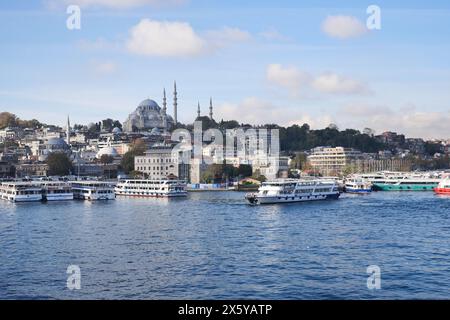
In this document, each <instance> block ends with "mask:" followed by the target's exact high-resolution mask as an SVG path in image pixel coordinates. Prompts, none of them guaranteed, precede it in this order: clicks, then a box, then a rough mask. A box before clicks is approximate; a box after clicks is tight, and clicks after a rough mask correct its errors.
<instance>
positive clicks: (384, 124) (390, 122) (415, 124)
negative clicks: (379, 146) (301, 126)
mask: <svg viewBox="0 0 450 320" xmlns="http://www.w3.org/2000/svg"><path fill="white" fill-rule="evenodd" d="M341 116H342V123H346V124H347V125H348V126H349V127H361V128H362V127H363V126H364V127H370V128H372V129H374V130H375V131H376V132H378V133H381V132H383V131H396V132H398V133H403V134H406V135H407V136H408V137H420V138H428V139H431V138H448V137H449V136H450V127H449V126H448V123H449V122H450V111H447V112H436V111H435V112H433V111H429V112H424V111H417V110H416V107H414V106H406V107H402V108H399V109H396V110H394V109H392V108H390V107H387V106H383V105H369V104H361V105H349V106H346V107H344V108H343V109H342V112H341Z"/></svg>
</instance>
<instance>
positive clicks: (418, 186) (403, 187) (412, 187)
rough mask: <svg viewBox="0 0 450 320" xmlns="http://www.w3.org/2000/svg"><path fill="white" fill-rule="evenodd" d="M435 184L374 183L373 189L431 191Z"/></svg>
mask: <svg viewBox="0 0 450 320" xmlns="http://www.w3.org/2000/svg"><path fill="white" fill-rule="evenodd" d="M437 185H438V184H437V183H436V184H414V185H411V184H403V185H398V184H374V185H373V190H375V191H433V190H434V189H435V188H436V187H437Z"/></svg>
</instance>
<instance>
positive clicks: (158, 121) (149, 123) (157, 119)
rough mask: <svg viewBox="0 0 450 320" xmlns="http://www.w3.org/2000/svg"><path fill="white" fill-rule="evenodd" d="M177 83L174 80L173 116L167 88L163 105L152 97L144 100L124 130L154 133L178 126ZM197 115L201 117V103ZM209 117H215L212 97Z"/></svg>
mask: <svg viewBox="0 0 450 320" xmlns="http://www.w3.org/2000/svg"><path fill="white" fill-rule="evenodd" d="M177 94H178V92H177V84H176V82H174V91H173V118H172V117H171V116H170V115H168V114H167V99H166V90H165V89H164V91H163V103H162V104H163V107H162V108H161V107H160V106H159V105H158V103H156V102H155V101H154V100H151V99H145V100H144V101H142V102H141V103H140V104H139V105H138V107H137V108H136V110H135V111H133V112H132V113H131V114H130V115H129V116H128V118H127V119H126V120H125V122H124V123H123V131H124V132H128V133H130V132H142V131H146V132H152V133H154V134H157V133H161V132H168V131H170V130H171V129H173V128H175V127H176V124H177V123H178V119H177V112H178V110H177V108H178V98H177ZM197 116H198V117H200V105H198V110H197ZM209 118H210V119H211V120H212V118H213V106H212V98H211V99H210V105H209Z"/></svg>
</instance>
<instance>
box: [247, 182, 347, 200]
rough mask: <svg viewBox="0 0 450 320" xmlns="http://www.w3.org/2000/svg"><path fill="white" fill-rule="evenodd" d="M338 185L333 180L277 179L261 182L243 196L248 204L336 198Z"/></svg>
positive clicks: (338, 193)
mask: <svg viewBox="0 0 450 320" xmlns="http://www.w3.org/2000/svg"><path fill="white" fill-rule="evenodd" d="M339 195H340V192H339V185H338V183H337V182H336V181H335V180H324V179H278V180H273V181H269V182H263V184H262V185H261V187H260V188H259V189H258V192H257V193H249V194H247V195H246V196H245V198H246V199H247V201H248V202H250V204H275V203H291V202H305V201H316V200H327V199H338V198H339Z"/></svg>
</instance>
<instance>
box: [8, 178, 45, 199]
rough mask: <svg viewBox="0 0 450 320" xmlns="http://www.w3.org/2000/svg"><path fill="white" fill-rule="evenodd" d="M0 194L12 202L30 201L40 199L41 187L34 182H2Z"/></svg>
mask: <svg viewBox="0 0 450 320" xmlns="http://www.w3.org/2000/svg"><path fill="white" fill-rule="evenodd" d="M0 196H1V198H2V199H3V200H9V201H12V202H31V201H41V200H42V188H41V186H40V185H39V184H37V183H34V182H19V181H13V182H2V183H1V184H0Z"/></svg>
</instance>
